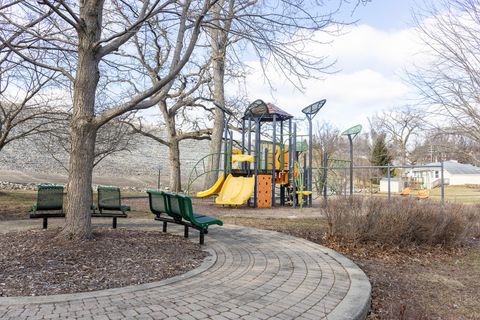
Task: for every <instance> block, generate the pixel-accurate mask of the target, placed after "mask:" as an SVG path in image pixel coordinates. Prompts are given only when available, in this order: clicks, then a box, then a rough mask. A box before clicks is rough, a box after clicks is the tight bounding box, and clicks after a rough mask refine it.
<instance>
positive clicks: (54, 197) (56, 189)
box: [37, 185, 63, 210]
mask: <svg viewBox="0 0 480 320" xmlns="http://www.w3.org/2000/svg"><path fill="white" fill-rule="evenodd" d="M62 209H63V187H62V186H45V185H39V186H38V192H37V210H62Z"/></svg>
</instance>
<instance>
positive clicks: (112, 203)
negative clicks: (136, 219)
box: [30, 185, 130, 229]
mask: <svg viewBox="0 0 480 320" xmlns="http://www.w3.org/2000/svg"><path fill="white" fill-rule="evenodd" d="M97 191H98V205H97V206H95V205H94V204H92V206H91V210H92V213H91V215H92V217H93V218H112V219H113V221H112V228H113V229H116V228H117V219H118V218H127V217H128V215H127V214H126V212H127V211H130V207H129V206H124V205H122V204H121V195H120V189H119V188H116V187H98V188H97ZM63 195H64V188H63V187H62V186H47V185H39V186H38V192H37V204H35V205H33V206H32V208H31V210H30V211H31V212H32V213H31V214H30V219H43V229H47V227H48V219H49V218H65V213H64V212H63ZM96 210H98V211H99V213H96ZM39 211H40V212H39ZM52 211H55V212H54V213H52ZM105 211H107V212H105ZM111 211H114V212H111ZM118 211H120V212H118Z"/></svg>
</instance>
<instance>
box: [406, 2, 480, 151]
mask: <svg viewBox="0 0 480 320" xmlns="http://www.w3.org/2000/svg"><path fill="white" fill-rule="evenodd" d="M425 16H426V17H428V19H426V18H425ZM425 16H423V15H420V14H419V15H417V16H415V20H416V22H417V26H418V30H419V32H420V34H421V36H422V39H423V42H424V44H425V47H426V48H427V50H426V51H427V53H429V54H430V60H429V62H428V63H426V64H425V65H422V66H416V67H415V68H414V69H413V70H411V71H410V72H409V80H410V82H411V83H412V84H413V85H414V86H416V88H417V89H418V91H419V93H420V94H421V96H422V97H423V99H424V103H425V105H426V106H427V107H428V108H429V111H430V112H431V113H430V118H431V119H432V121H431V122H433V124H434V125H435V127H437V129H440V130H442V131H444V133H447V134H457V135H462V136H464V137H467V138H468V139H471V140H473V141H476V142H480V0H448V1H447V0H441V1H435V3H433V2H432V3H430V5H429V6H428V7H427V8H426V14H425ZM444 123H447V124H448V126H447V127H446V128H441V127H444V126H443V124H444Z"/></svg>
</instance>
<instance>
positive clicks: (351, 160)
mask: <svg viewBox="0 0 480 320" xmlns="http://www.w3.org/2000/svg"><path fill="white" fill-rule="evenodd" d="M348 141H349V142H350V195H353V139H352V135H351V134H349V135H348Z"/></svg>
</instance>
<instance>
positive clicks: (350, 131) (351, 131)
mask: <svg viewBox="0 0 480 320" xmlns="http://www.w3.org/2000/svg"><path fill="white" fill-rule="evenodd" d="M360 131H362V125H361V124H357V125H356V126H353V127H351V128H350V129H347V130H345V131H343V132H342V135H344V136H348V135H351V134H359V133H360Z"/></svg>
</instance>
